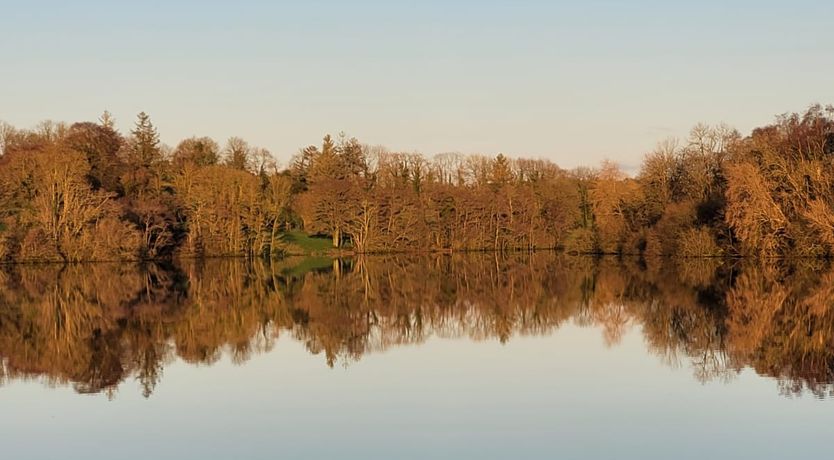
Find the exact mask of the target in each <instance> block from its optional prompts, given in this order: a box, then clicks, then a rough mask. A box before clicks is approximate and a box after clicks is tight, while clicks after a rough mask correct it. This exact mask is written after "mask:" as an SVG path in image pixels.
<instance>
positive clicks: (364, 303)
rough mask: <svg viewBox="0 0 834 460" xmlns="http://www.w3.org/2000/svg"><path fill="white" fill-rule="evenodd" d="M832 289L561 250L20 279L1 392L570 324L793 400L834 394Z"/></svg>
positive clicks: (225, 262)
mask: <svg viewBox="0 0 834 460" xmlns="http://www.w3.org/2000/svg"><path fill="white" fill-rule="evenodd" d="M336 272H338V274H337V273H336ZM728 274H729V275H731V276H727V275H728ZM832 285H834V270H828V269H820V267H815V270H814V271H808V270H803V269H801V268H798V267H795V268H793V269H787V268H784V267H768V266H759V265H753V266H746V267H733V266H728V265H726V264H725V263H718V262H717V261H711V262H708V263H699V262H697V261H672V260H668V259H666V260H657V261H646V263H645V264H643V263H642V262H639V261H635V260H629V259H624V260H614V259H602V260H597V261H595V260H594V259H590V258H574V257H563V256H557V255H553V254H549V253H534V254H528V253H525V254H470V255H466V256H462V255H447V254H445V255H424V256H418V255H410V256H397V257H394V256H377V257H365V256H363V257H358V258H356V259H342V260H337V261H335V262H334V261H331V260H327V259H325V260H318V259H307V260H302V259H287V260H284V261H269V262H264V263H262V262H259V261H241V260H231V259H218V260H202V261H199V260H193V261H184V262H183V263H182V264H181V266H180V267H178V268H173V267H161V266H157V265H149V266H125V265H91V266H67V267H58V266H41V267H14V268H10V269H8V270H7V271H5V272H3V276H2V277H0V350H2V351H0V383H2V382H3V381H6V380H8V379H28V378H40V379H41V380H43V381H44V382H46V383H48V384H53V385H58V384H72V385H73V386H74V387H75V389H76V390H77V391H79V392H85V393H91V392H105V393H107V394H109V395H114V394H115V390H116V388H117V386H118V385H119V384H120V383H121V382H123V381H125V380H126V379H127V378H133V379H135V380H137V381H138V382H139V383H140V386H141V388H142V392H143V393H144V394H145V395H146V396H149V395H150V394H151V393H152V392H153V390H154V388H155V387H156V385H158V384H159V381H160V379H161V378H162V374H163V369H164V367H165V365H166V364H167V363H168V362H170V361H171V360H173V359H175V358H176V357H178V358H180V359H183V360H185V361H187V362H191V363H198V364H211V363H213V362H215V361H217V360H218V359H220V358H221V357H222V356H223V355H224V354H225V355H227V356H228V357H229V358H230V359H231V360H232V362H234V363H237V364H240V363H244V362H246V361H247V360H248V359H249V358H251V357H252V356H253V355H255V354H258V353H264V352H267V351H269V350H271V349H272V348H273V347H274V346H275V340H276V338H277V337H278V335H279V334H280V333H281V332H283V331H287V332H289V336H291V337H293V338H295V339H296V340H299V341H300V342H302V343H303V344H305V346H306V347H307V349H308V350H309V351H310V352H311V353H314V354H318V353H321V354H323V355H324V359H325V361H326V362H327V364H328V365H331V366H333V365H336V364H337V363H339V364H341V365H349V363H351V362H354V361H355V360H358V359H360V358H361V357H362V356H363V355H365V354H367V353H372V352H378V351H383V350H386V349H388V348H390V347H393V346H400V345H407V344H420V343H423V342H425V341H426V340H428V339H429V338H430V337H432V336H438V337H449V338H457V337H467V338H470V339H473V340H498V341H501V342H506V341H509V340H512V338H513V337H515V336H518V335H533V334H535V335H537V334H548V333H550V332H552V331H554V330H555V329H557V328H559V327H561V325H562V324H564V323H565V322H568V321H571V322H574V323H576V324H579V325H581V326H593V327H598V328H600V329H601V330H602V334H603V339H604V340H605V343H606V344H608V345H613V344H616V343H618V342H619V341H620V340H621V339H622V337H623V335H624V334H625V333H626V332H627V331H628V330H629V329H630V328H632V327H637V328H639V330H641V331H642V334H643V336H644V338H645V342H646V344H647V346H648V348H649V349H650V350H651V351H652V352H653V353H655V354H657V355H658V356H659V357H660V359H661V360H662V361H663V362H664V363H667V364H669V365H673V366H677V365H680V363H682V362H688V363H689V365H691V366H692V369H693V373H694V375H695V378H697V379H698V380H700V381H707V380H716V379H718V380H722V381H728V380H730V379H732V378H733V377H734V376H735V375H736V374H737V373H738V372H739V371H740V370H741V369H743V368H745V367H752V368H754V369H755V370H756V371H757V372H758V373H760V374H764V375H770V376H774V377H776V378H778V379H779V380H780V386H781V388H782V390H783V391H785V392H790V393H791V394H795V393H801V392H805V391H807V392H809V393H812V394H815V395H826V394H829V393H830V392H831V388H832V387H831V382H833V381H834V371H832V369H834V346H832V345H834V314H832V313H833V312H832V308H831V305H832V304H834V288H832Z"/></svg>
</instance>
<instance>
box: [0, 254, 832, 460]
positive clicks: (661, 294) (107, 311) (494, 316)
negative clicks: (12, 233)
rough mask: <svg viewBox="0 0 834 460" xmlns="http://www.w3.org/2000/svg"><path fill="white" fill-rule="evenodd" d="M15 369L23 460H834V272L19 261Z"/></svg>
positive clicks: (12, 323) (431, 261)
mask: <svg viewBox="0 0 834 460" xmlns="http://www.w3.org/2000/svg"><path fill="white" fill-rule="evenodd" d="M803 263H804V264H805V265H802V264H803ZM0 360H2V367H0V380H1V381H2V386H0V446H1V447H2V450H3V458H9V459H52V458H55V459H67V458H71V459H74V458H79V459H82V458H83V459H114V458H119V459H146V458H154V459H273V458H350V459H352V458H355V459H377V458H378V459H394V458H396V459H409V458H453V459H459V458H511V459H523V458H618V459H619V458H641V459H645V458H658V459H661V458H662V459H668V458H693V459H715V458H756V459H763V458H810V457H812V456H813V457H817V458H828V457H829V456H830V451H831V448H830V443H831V439H832V438H831V435H832V434H834V405H832V402H831V401H830V396H831V395H832V386H831V383H832V381H834V371H832V369H834V270H832V269H831V267H827V266H825V265H824V264H817V265H815V264H812V263H808V262H800V263H791V264H787V263H784V264H780V265H776V266H766V265H754V264H749V263H748V264H741V263H737V262H731V261H714V260H709V261H703V260H702V261H670V260H665V261H664V260H662V261H636V260H616V259H602V260H594V259H589V258H579V257H565V256H556V255H554V254H548V253H541V254H533V255H510V256H496V255H493V254H489V255H487V254H482V255H468V256H424V257H367V258H361V259H352V260H341V261H333V260H329V259H297V260H296V259H288V260H284V261H280V262H275V263H272V264H269V263H262V262H256V263H246V262H243V261H239V260H209V261H185V262H182V263H179V264H177V265H173V266H144V267H139V266H133V265H108V264H95V265H79V266H68V267H60V266H39V267H35V266H29V267H26V266H15V267H5V268H3V269H0Z"/></svg>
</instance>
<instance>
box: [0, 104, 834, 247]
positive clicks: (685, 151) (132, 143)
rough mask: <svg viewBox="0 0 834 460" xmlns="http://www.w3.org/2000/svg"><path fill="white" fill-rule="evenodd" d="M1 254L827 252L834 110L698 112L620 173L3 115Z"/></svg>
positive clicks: (346, 142) (832, 227) (104, 120)
mask: <svg viewBox="0 0 834 460" xmlns="http://www.w3.org/2000/svg"><path fill="white" fill-rule="evenodd" d="M0 149H2V150H0V151H1V152H2V157H0V260H3V261H81V260H137V259H143V260H146V259H167V258H172V257H176V256H220V255H238V256H249V257H261V256H264V257H271V256H278V255H282V254H285V253H286V252H288V251H287V244H286V241H285V235H286V234H287V232H289V231H298V230H303V231H304V232H306V233H308V234H311V235H320V236H326V237H327V238H329V239H331V240H332V245H333V247H334V248H336V249H338V250H341V251H350V252H356V253H367V252H389V251H390V252H394V251H404V252H405V251H447V252H448V251H461V250H498V251H508V250H533V249H547V248H560V249H564V250H566V251H568V252H574V253H596V254H603V253H604V254H642V255H646V256H649V255H665V256H687V257H694V256H761V257H784V256H804V257H830V256H832V255H834V161H832V158H834V156H832V155H834V107H831V106H829V107H822V106H813V107H811V108H810V109H809V110H807V111H806V112H805V113H802V114H786V115H782V116H779V117H777V119H776V120H775V122H774V123H773V124H771V125H768V126H764V127H761V128H757V129H755V130H753V132H752V133H751V134H750V135H748V136H746V137H743V136H742V135H741V134H739V133H738V132H737V131H735V130H733V129H731V128H729V127H727V126H724V125H718V126H707V125H702V124H699V125H697V126H695V127H694V128H693V129H692V131H691V133H690V136H689V138H688V139H686V140H683V141H675V140H667V141H664V142H661V143H660V144H659V146H658V148H657V149H656V150H655V151H653V152H651V153H649V154H647V155H646V157H645V160H644V162H643V165H642V168H641V169H640V171H639V173H638V174H637V175H636V176H635V177H630V176H629V175H627V174H625V173H624V172H623V171H621V170H620V169H618V167H617V166H616V165H615V164H612V163H604V164H602V165H601V166H600V167H598V168H581V169H576V170H570V171H569V170H564V169H561V168H559V167H558V166H557V165H555V164H553V163H551V162H549V161H546V160H533V159H520V158H519V159H511V158H509V157H506V156H504V155H501V154H499V155H497V156H495V157H486V156H479V155H470V156H464V155H459V154H440V155H437V156H435V157H433V158H426V157H424V156H422V155H420V154H416V153H397V152H390V151H388V150H386V149H385V148H382V147H373V146H367V145H364V144H362V143H360V142H359V141H357V140H356V139H353V138H349V137H347V136H344V135H340V136H337V137H336V138H333V137H331V136H329V135H328V136H325V137H324V140H323V142H322V143H321V145H315V146H309V147H306V148H303V149H302V150H301V151H300V152H299V153H298V154H297V155H296V156H295V157H294V158H293V160H292V162H291V163H290V164H289V165H288V167H287V168H285V169H279V168H278V167H277V166H276V163H275V161H274V160H273V157H272V156H271V155H270V153H269V152H268V151H266V150H265V149H261V148H255V147H252V146H250V145H249V144H248V143H247V142H246V141H244V140H243V139H240V138H231V139H229V140H228V141H227V142H226V143H225V145H224V146H222V147H221V146H220V144H218V143H217V142H216V141H214V140H212V139H210V138H207V137H194V138H189V139H185V140H183V141H181V142H180V143H179V144H177V145H176V147H173V148H170V147H167V146H164V145H162V144H161V143H160V140H159V135H158V133H157V130H156V128H155V127H154V126H153V124H152V122H151V119H150V117H149V116H148V115H146V114H144V113H142V114H139V116H138V118H137V120H136V122H135V125H134V126H133V127H132V129H131V130H130V132H129V133H127V134H122V133H120V132H119V131H118V130H117V129H116V127H115V124H114V120H113V119H112V117H111V116H110V115H109V114H108V113H106V112H105V114H104V115H103V116H102V117H101V118H100V120H99V121H98V122H96V123H92V122H81V123H74V124H71V125H67V124H63V123H53V122H44V123H41V124H40V125H38V126H37V127H36V128H34V129H17V128H14V127H12V126H10V125H7V124H0Z"/></svg>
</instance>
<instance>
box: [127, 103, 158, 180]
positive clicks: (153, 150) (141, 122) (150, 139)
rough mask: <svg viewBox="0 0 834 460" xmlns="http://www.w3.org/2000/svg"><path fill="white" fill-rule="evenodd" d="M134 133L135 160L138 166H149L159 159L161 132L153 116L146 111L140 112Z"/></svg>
mask: <svg viewBox="0 0 834 460" xmlns="http://www.w3.org/2000/svg"><path fill="white" fill-rule="evenodd" d="M131 134H132V135H133V160H134V161H135V162H136V163H137V164H136V165H137V166H142V167H145V168H149V167H150V166H151V165H152V164H153V163H154V162H156V160H158V159H159V156H160V154H161V153H160V149H159V134H158V133H157V132H156V128H155V127H154V125H153V123H151V117H150V116H148V114H146V113H145V112H141V113H139V115H138V116H137V120H136V127H135V128H133V131H131Z"/></svg>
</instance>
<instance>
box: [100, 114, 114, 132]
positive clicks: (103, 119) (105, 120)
mask: <svg viewBox="0 0 834 460" xmlns="http://www.w3.org/2000/svg"><path fill="white" fill-rule="evenodd" d="M98 121H99V124H100V125H101V126H103V127H105V128H110V129H113V130H115V129H116V119H115V118H113V114H112V113H110V111H108V110H105V111H104V113H102V114H101V116H100V117H99V118H98Z"/></svg>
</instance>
